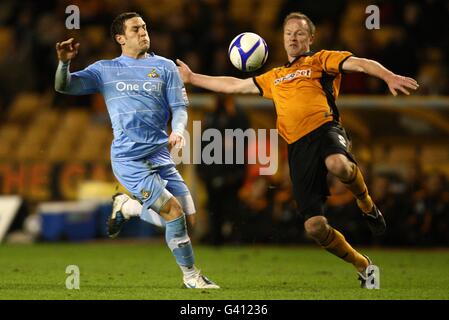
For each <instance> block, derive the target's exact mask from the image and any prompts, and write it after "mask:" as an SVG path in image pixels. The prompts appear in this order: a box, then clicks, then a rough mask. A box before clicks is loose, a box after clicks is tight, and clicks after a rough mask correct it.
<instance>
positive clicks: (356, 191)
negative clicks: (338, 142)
mask: <svg viewBox="0 0 449 320" xmlns="http://www.w3.org/2000/svg"><path fill="white" fill-rule="evenodd" d="M325 163H326V167H327V169H328V170H329V172H330V173H332V174H333V175H335V176H336V177H337V178H338V179H340V181H341V182H342V183H344V184H345V186H346V187H347V188H348V189H349V190H350V191H351V192H352V194H353V195H354V197H355V198H356V201H357V205H358V206H359V208H360V209H361V210H362V211H363V213H364V215H363V216H364V217H365V219H366V221H367V223H368V226H369V228H370V230H371V232H372V233H373V234H375V235H381V234H383V233H384V232H385V229H386V224H385V220H384V217H383V216H382V213H381V212H380V210H379V209H378V208H377V207H376V205H375V204H374V202H373V200H372V199H371V197H370V195H369V193H368V187H367V186H366V184H365V180H364V179H363V175H362V173H361V172H360V169H359V167H358V166H357V165H356V164H355V163H354V162H352V161H349V159H348V158H347V157H346V156H345V155H343V154H339V153H338V154H332V155H329V156H328V157H326V160H325Z"/></svg>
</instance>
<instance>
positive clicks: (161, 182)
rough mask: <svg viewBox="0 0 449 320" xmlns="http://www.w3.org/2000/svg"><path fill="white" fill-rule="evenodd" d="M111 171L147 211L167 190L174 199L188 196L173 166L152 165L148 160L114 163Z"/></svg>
mask: <svg viewBox="0 0 449 320" xmlns="http://www.w3.org/2000/svg"><path fill="white" fill-rule="evenodd" d="M111 165H112V171H113V172H114V175H115V177H116V178H117V180H118V181H119V182H120V183H121V184H122V185H123V186H124V187H125V188H126V189H127V190H128V191H129V192H130V193H131V194H132V195H133V196H134V197H135V198H136V199H137V200H139V201H140V202H141V203H142V204H143V206H144V209H149V208H150V207H151V206H152V205H153V203H154V202H155V201H156V200H157V199H158V198H159V196H160V195H161V193H162V191H163V190H164V189H167V190H168V191H169V192H170V193H171V194H172V195H173V196H175V197H176V198H179V197H183V196H189V197H190V191H189V189H188V187H187V185H186V183H185V182H184V179H183V178H182V177H181V175H180V174H179V172H178V170H177V169H176V167H175V165H174V164H166V165H153V164H152V163H150V162H149V160H148V158H143V159H138V160H129V161H114V160H111Z"/></svg>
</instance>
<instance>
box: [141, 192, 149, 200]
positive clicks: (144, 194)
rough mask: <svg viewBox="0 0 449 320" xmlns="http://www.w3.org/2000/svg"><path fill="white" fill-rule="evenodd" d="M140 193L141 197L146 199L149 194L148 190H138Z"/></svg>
mask: <svg viewBox="0 0 449 320" xmlns="http://www.w3.org/2000/svg"><path fill="white" fill-rule="evenodd" d="M140 194H141V195H142V198H143V199H148V197H149V196H150V191H147V190H142V191H140Z"/></svg>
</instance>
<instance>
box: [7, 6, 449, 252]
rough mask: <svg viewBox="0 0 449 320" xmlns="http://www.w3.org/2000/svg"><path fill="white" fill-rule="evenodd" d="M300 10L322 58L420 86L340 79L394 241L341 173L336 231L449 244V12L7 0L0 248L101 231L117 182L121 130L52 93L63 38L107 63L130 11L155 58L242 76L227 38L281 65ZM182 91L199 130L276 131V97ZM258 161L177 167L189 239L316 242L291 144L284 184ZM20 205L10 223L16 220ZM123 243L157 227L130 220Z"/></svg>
mask: <svg viewBox="0 0 449 320" xmlns="http://www.w3.org/2000/svg"><path fill="white" fill-rule="evenodd" d="M72 4H75V5H77V6H79V8H80V13H81V28H80V30H67V29H66V28H65V19H66V17H67V15H66V13H65V8H66V7H67V6H68V5H72ZM370 4H376V5H378V7H379V8H380V17H381V21H380V29H379V30H367V29H366V28H365V19H366V17H367V14H366V13H365V8H366V7H367V6H368V5H370ZM298 10H300V11H302V12H304V13H305V14H307V15H308V16H309V17H310V18H311V19H312V20H313V21H314V22H315V24H316V26H317V34H316V40H315V44H314V46H313V48H314V49H315V50H320V49H336V50H348V51H352V52H353V53H354V54H355V55H356V56H360V57H367V58H372V59H375V60H378V61H380V62H381V63H383V64H384V65H385V66H386V67H388V68H389V69H391V70H393V71H394V72H396V73H399V74H402V75H406V76H410V77H414V78H415V79H417V80H418V82H419V83H420V88H419V90H418V92H417V93H415V94H413V95H412V96H411V97H404V96H401V97H398V98H394V97H392V96H390V95H389V93H388V92H387V88H386V86H385V85H384V83H382V82H381V81H379V80H377V79H374V78H370V77H367V76H364V75H359V74H352V75H346V76H344V77H343V83H342V90H341V95H340V98H339V100H338V101H337V105H338V106H339V108H340V110H341V113H342V118H343V124H344V126H345V127H346V129H347V131H348V132H349V133H350V135H351V136H352V138H353V150H354V153H355V155H356V157H357V159H358V161H359V163H360V164H361V166H362V168H363V171H364V173H365V175H366V176H367V179H368V183H369V186H370V188H371V193H372V195H373V197H374V200H375V201H376V203H377V204H378V206H379V207H380V208H381V210H382V211H383V212H384V215H385V216H386V219H387V223H388V233H387V235H386V236H384V237H382V238H378V239H375V238H372V237H371V236H370V234H369V232H368V230H367V229H366V228H365V225H364V224H363V222H362V220H361V218H360V213H359V211H358V210H357V208H356V205H355V203H354V201H353V199H352V197H351V195H350V194H349V193H348V192H347V191H346V190H345V189H344V188H343V187H342V185H341V184H339V183H337V182H336V181H333V180H332V179H331V181H330V183H331V186H332V188H331V189H332V196H331V197H330V199H329V201H328V205H327V209H326V210H327V214H328V217H329V219H330V221H331V223H332V224H333V225H334V226H335V227H337V228H339V229H342V230H343V231H344V233H345V235H346V237H347V238H348V239H349V240H350V241H351V242H352V243H353V244H357V245H381V246H440V247H441V246H448V245H449V180H448V177H449V144H448V141H449V140H448V138H449V96H448V95H449V80H448V74H449V65H448V62H447V61H449V32H448V31H449V4H448V2H447V1H431V0H427V1H350V0H348V1H346V0H333V1H325V2H321V1H315V0H313V1H312V0H303V1H288V0H270V1H258V0H228V1H225V0H198V1H190V0H151V1H148V0H130V1H117V0H85V1H75V0H71V1H12V0H3V1H1V3H0V114H1V117H0V142H1V143H0V195H1V197H0V210H1V212H0V215H2V216H3V217H4V218H5V219H1V220H2V227H1V228H0V240H3V241H4V242H9V243H17V242H20V243H23V242H25V243H28V242H35V241H67V240H68V241H80V240H92V239H101V238H104V237H105V228H104V222H105V219H106V217H107V215H108V213H109V210H110V203H109V202H110V198H111V196H112V194H114V193H115V192H116V190H117V189H118V190H120V189H121V187H120V186H119V185H118V183H117V182H116V181H115V180H114V177H113V175H112V172H111V169H110V164H109V146H110V142H111V139H112V133H111V130H110V123H109V118H108V115H107V112H106V108H105V105H104V101H103V98H102V97H101V96H100V95H91V96H81V97H74V96H64V95H60V94H58V93H56V92H55V91H54V89H53V81H54V72H55V70H56V65H57V60H56V54H55V50H54V47H55V43H56V42H58V41H61V40H64V39H67V38H69V37H71V36H73V37H75V38H76V39H77V40H78V41H79V42H80V43H81V47H80V52H79V55H78V57H77V58H76V59H75V60H73V61H72V65H71V70H72V71H75V70H79V69H81V68H84V67H85V66H87V65H88V64H90V63H93V62H94V61H96V60H99V59H110V58H114V57H116V56H117V55H119V54H120V53H119V51H118V48H117V47H116V46H115V44H114V43H113V42H112V40H111V38H110V36H109V25H110V23H111V21H112V19H113V18H114V17H115V16H116V15H117V14H119V13H121V12H124V11H137V12H140V13H141V14H142V15H143V16H144V18H145V20H146V21H147V24H148V25H149V30H150V38H151V50H152V51H154V52H155V53H157V54H159V55H162V56H166V57H168V58H170V59H173V60H174V59H176V58H181V59H182V60H184V61H186V62H187V63H188V64H189V65H190V66H191V68H192V69H193V70H195V71H199V72H202V73H207V74H215V75H218V74H226V75H233V76H237V77H245V76H249V75H245V74H242V73H240V72H238V71H237V70H236V69H234V68H233V67H232V65H231V63H230V62H229V60H228V58H227V47H228V44H229V42H230V40H231V39H232V38H233V37H234V36H235V35H236V34H238V33H241V32H243V31H252V32H256V33H258V34H259V35H261V36H262V37H263V38H264V39H265V40H266V41H267V44H268V46H269V50H270V51H269V57H268V62H267V64H266V65H265V66H264V68H263V69H262V70H261V71H260V72H263V71H266V70H269V69H270V68H271V67H274V66H278V65H281V64H283V63H284V62H285V60H286V58H285V53H284V49H283V46H282V33H281V29H282V20H283V17H284V16H285V15H286V14H287V13H288V12H290V11H298ZM250 75H252V74H250ZM187 89H188V92H189V97H190V101H191V107H190V110H189V116H190V119H189V120H190V121H189V123H190V125H191V123H192V120H202V121H203V128H205V127H207V126H213V127H218V128H221V129H224V128H244V127H254V128H266V129H269V128H275V115H274V109H273V106H272V104H271V102H269V101H266V100H263V99H262V98H259V97H238V96H236V97H221V96H217V95H213V94H210V93H207V92H204V91H201V90H199V89H197V88H192V87H188V88H187ZM191 129H192V128H191V127H190V131H191ZM257 168H258V166H257V165H247V166H203V165H180V166H179V169H180V171H181V172H182V174H183V176H184V177H185V179H186V182H187V184H188V185H189V187H190V188H191V191H192V193H193V195H194V198H195V200H196V206H197V210H198V220H199V221H198V227H197V229H196V230H195V233H194V234H193V238H195V239H196V241H198V242H201V243H205V244H214V245H221V244H247V243H270V244H280V243H294V244H299V243H301V244H302V243H309V242H310V240H308V239H306V238H305V237H304V235H303V232H302V231H303V229H302V224H301V223H299V222H298V221H297V219H296V217H295V207H294V203H293V201H292V196H291V192H290V186H289V179H288V168H287V163H286V145H285V143H284V142H283V141H281V140H280V148H279V170H278V172H277V174H276V175H274V176H258V175H257ZM15 208H17V209H18V210H17V214H16V215H15V216H13V215H12V214H9V212H14V211H15ZM7 212H8V213H7ZM8 219H9V220H10V221H8ZM5 221H6V222H5ZM125 237H140V238H145V239H146V238H151V237H152V238H160V237H162V233H161V231H160V230H158V229H154V228H152V227H151V226H149V225H145V224H143V223H140V222H139V221H133V222H132V223H130V224H129V225H128V226H127V227H126V230H124V233H123V238H125Z"/></svg>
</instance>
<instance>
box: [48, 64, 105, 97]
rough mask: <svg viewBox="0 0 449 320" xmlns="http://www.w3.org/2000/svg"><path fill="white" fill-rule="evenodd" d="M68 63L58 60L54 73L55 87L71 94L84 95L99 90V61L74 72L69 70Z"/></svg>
mask: <svg viewBox="0 0 449 320" xmlns="http://www.w3.org/2000/svg"><path fill="white" fill-rule="evenodd" d="M69 66H70V63H62V62H59V64H58V68H57V69H56V75H55V89H56V91H58V92H61V93H65V94H72V95H85V94H91V93H95V92H99V91H100V90H101V65H100V64H99V62H96V63H94V64H91V65H90V66H88V67H87V68H85V69H84V70H81V71H77V72H74V73H70V72H69Z"/></svg>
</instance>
